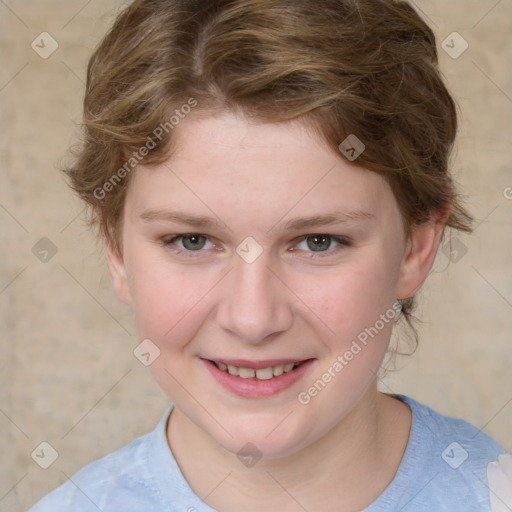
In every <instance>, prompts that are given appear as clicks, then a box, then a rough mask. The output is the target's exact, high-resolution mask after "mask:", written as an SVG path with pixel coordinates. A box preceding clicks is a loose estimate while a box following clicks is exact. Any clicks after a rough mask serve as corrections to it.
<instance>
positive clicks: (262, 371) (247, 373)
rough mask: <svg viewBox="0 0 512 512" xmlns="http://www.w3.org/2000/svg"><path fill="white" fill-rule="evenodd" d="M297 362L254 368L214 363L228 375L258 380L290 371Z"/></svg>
mask: <svg viewBox="0 0 512 512" xmlns="http://www.w3.org/2000/svg"><path fill="white" fill-rule="evenodd" d="M298 364H299V363H288V364H281V365H278V366H269V367H267V368H259V369H258V370H255V369H254V368H240V367H238V366H233V365H231V364H224V363H217V362H215V365H216V366H217V368H218V369H219V370H222V371H223V372H225V371H227V372H228V373H229V374H230V375H236V376H238V377H241V378H242V379H254V378H255V377H256V378H257V379H259V380H268V379H271V378H272V377H279V375H282V374H283V373H287V372H291V371H292V370H293V369H294V368H295V366H296V365H298Z"/></svg>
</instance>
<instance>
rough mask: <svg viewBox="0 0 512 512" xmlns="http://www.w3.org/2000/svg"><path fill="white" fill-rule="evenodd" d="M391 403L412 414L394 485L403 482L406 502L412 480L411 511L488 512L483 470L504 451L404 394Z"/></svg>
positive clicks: (461, 422)
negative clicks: (397, 402)
mask: <svg viewBox="0 0 512 512" xmlns="http://www.w3.org/2000/svg"><path fill="white" fill-rule="evenodd" d="M396 398H398V399H400V400H402V401H404V402H405V403H406V404H408V405H409V407H410V408H411V410H412V418H413V419H412V426H411V433H410V437H409V443H408V446H407V449H406V452H405V454H404V458H403V461H402V465H401V467H400V468H399V473H397V480H398V481H400V477H401V478H402V484H405V477H408V479H409V485H408V488H409V492H408V493H407V492H406V491H405V490H403V489H402V491H403V493H404V497H407V494H408V495H409V496H408V498H411V497H412V496H411V485H410V481H411V480H410V479H411V478H413V479H415V481H416V484H415V486H413V487H415V489H414V491H412V492H414V493H417V494H416V495H415V496H414V500H413V501H414V502H415V503H416V504H417V508H415V509H414V510H430V509H432V507H433V509H435V510H450V511H452V512H456V511H459V510H461V511H462V510H464V512H471V511H475V512H476V511H478V512H483V511H490V498H489V483H488V478H487V468H488V466H489V464H491V463H496V461H497V460H498V457H499V456H500V455H501V454H504V453H505V450H504V449H503V448H502V447H501V446H500V445H499V444H498V443H496V442H495V441H494V440H493V439H491V438H490V437H489V436H487V435H486V434H485V433H483V432H482V431H481V430H480V429H478V428H476V427H475V426H473V425H471V424H470V423H468V422H467V421H465V420H463V419H459V418H453V417H449V416H444V415H442V414H439V413H438V412H436V411H434V410H433V409H431V408H430V407H428V406H426V405H422V404H420V403H418V402H416V401H415V400H413V399H412V398H409V397H406V396H403V395H396ZM401 470H402V473H401V475H400V471H401ZM422 507H426V508H422ZM429 507H430V508H429ZM436 507H437V508H436ZM460 507H462V508H460Z"/></svg>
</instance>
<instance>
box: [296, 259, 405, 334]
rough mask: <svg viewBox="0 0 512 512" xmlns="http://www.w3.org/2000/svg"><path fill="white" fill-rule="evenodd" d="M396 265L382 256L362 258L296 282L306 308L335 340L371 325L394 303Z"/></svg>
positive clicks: (356, 332)
mask: <svg viewBox="0 0 512 512" xmlns="http://www.w3.org/2000/svg"><path fill="white" fill-rule="evenodd" d="M397 275H398V274H397V270H396V265H394V266H393V265H392V262H391V261H389V260H388V261H386V259H385V258H383V257H376V256H373V255H368V257H365V256H362V257H361V258H359V259H358V261H357V262H352V263H349V264H346V265H339V266H338V267H337V268H336V269H333V271H332V272H329V273H324V274H322V275H318V276H307V277H306V278H301V279H300V280H299V279H297V287H298V290H299V292H298V293H297V295H299V296H300V297H301V298H302V297H304V299H303V300H304V302H305V304H306V306H307V307H308V308H310V309H311V311H312V312H313V313H314V314H315V315H316V316H317V317H318V319H319V320H321V321H323V322H324V323H325V325H326V326H328V327H329V328H330V330H331V332H332V331H334V333H335V334H336V335H337V337H338V335H339V338H343V339H345V340H346V339H347V337H353V336H355V335H357V334H358V333H359V332H360V331H362V330H364V329H365V328H366V327H369V326H371V325H373V324H374V323H375V322H376V321H377V320H378V319H379V317H380V315H381V314H383V313H385V312H386V311H387V310H389V308H391V306H392V304H393V303H394V302H395V299H396V297H395V289H396V282H397Z"/></svg>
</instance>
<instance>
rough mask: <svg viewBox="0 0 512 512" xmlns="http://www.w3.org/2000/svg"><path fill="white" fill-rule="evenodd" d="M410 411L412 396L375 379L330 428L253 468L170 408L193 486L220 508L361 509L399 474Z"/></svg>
mask: <svg viewBox="0 0 512 512" xmlns="http://www.w3.org/2000/svg"><path fill="white" fill-rule="evenodd" d="M410 416H411V415H410V411H409V408H408V407H407V406H406V405H405V404H403V403H402V402H400V401H398V400H395V399H393V398H391V397H389V396H387V395H384V394H382V393H379V392H377V386H376V383H373V384H372V386H370V388H369V389H368V390H367V391H366V393H365V395H364V396H363V397H362V399H361V400H360V401H359V403H358V404H357V406H356V407H355V408H354V409H352V410H351V411H350V413H349V414H348V415H347V416H346V417H345V418H343V420H342V421H340V422H339V423H338V424H337V425H336V426H335V427H334V428H333V429H331V430H330V431H329V432H328V433H327V434H326V435H325V436H323V437H322V438H320V439H319V440H317V441H316V442H314V443H312V444H311V445H309V446H307V447H306V448H304V449H302V450H300V451H299V452H296V453H294V454H292V455H290V456H288V457H284V458H281V459H272V460H268V459H262V460H260V461H259V462H258V463H257V464H256V465H255V466H254V467H252V468H247V467H245V466H244V465H243V464H241V462H240V460H238V458H237V456H236V455H234V454H232V453H229V452H227V451H226V450H224V449H223V448H222V447H221V446H219V445H218V444H217V443H216V442H215V441H214V440H213V439H212V438H211V437H210V436H208V434H206V433H205V432H204V431H203V430H201V429H200V428H198V427H197V426H196V425H195V424H193V423H192V422H191V421H190V420H188V418H187V417H185V416H184V415H183V414H181V413H180V411H178V410H174V411H173V412H172V414H171V419H170V421H169V425H168V439H169V444H170V446H171V449H172V452H173V454H174V456H175V459H176V461H177V463H178V465H179V467H180V469H181V471H182V473H183V475H184V477H185V479H186V480H187V481H188V483H189V485H190V487H191V488H192V490H193V491H194V492H195V493H196V494H197V495H198V496H199V497H200V498H201V499H203V501H205V502H206V503H207V504H208V505H209V506H211V507H212V508H214V509H216V510H219V511H221V512H232V511H239V510H244V511H248V512H249V511H261V510H272V509H274V510H282V511H296V510H302V509H305V510H318V511H320V510H321V511H323V510H330V511H332V510H343V511H351V510H353V511H357V510H361V509H363V508H365V507H366V506H368V505H369V504H370V503H371V502H372V501H374V500H375V499H376V498H377V497H378V496H379V494H381V493H382V491H383V490H384V489H385V488H386V487H387V486H388V485H389V483H390V482H391V480H392V479H393V477H394V475H395V473H396V470H397V469H398V466H399V464H400V461H401V458H402V456H403V453H404V451H405V448H406V445H407V440H408V435H409V430H410V419H411V418H410ZM305 482H307V486H305V485H304V483H305ZM333 503H336V508H334V509H333V505H332V504H333ZM301 507H302V508H301Z"/></svg>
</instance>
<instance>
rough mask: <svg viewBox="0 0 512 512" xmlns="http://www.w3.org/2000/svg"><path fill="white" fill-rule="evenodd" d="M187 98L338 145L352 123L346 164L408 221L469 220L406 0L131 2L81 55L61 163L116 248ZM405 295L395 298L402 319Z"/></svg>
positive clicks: (425, 47)
mask: <svg viewBox="0 0 512 512" xmlns="http://www.w3.org/2000/svg"><path fill="white" fill-rule="evenodd" d="M192 102H195V103H194V108H193V113H192V114H191V115H196V113H199V112H201V113H205V114H208V113H213V112H217V111H222V110H229V111H240V112H243V113H244V114H245V115H247V116H249V117H251V118H254V119H256V120H259V121H262V122H280V121H288V120H294V119H298V120H301V121H303V122H305V123H306V124H307V125H308V126H309V127H311V128H312V129H313V130H315V132H317V133H318V134H319V135H320V136H321V137H322V139H323V140H324V141H325V143H326V144H327V145H328V146H329V147H330V148H332V150H333V151H334V152H337V154H339V155H340V158H343V156H342V155H341V153H340V150H339V149H338V147H339V145H340V143H341V142H342V141H344V140H345V138H346V137H347V136H348V135H350V134H355V135H356V136H357V137H358V138H359V139H360V140H361V141H362V142H363V143H364V144H365V146H366V149H365V151H364V152H363V153H362V154H361V155H360V156H359V157H358V158H357V160H356V161H355V164H356V165H358V166H360V167H361V168H365V169H369V170H371V171H374V172H376V173H378V174H380V175H382V176H384V177H385V178H386V180H387V181H388V183H389V184H390V186H391V188H392V190H393V193H394V196H395V198H396V200H397V203H398V205H399V207H400V211H401V214H402V218H403V220H404V226H405V229H406V234H410V232H411V230H412V229H413V228H414V226H417V225H420V224H422V223H425V222H428V221H429V218H430V216H431V214H432V213H433V212H444V214H445V215H447V220H446V226H448V227H451V228H455V229H459V230H462V231H470V226H471V217H470V215H469V214H468V213H467V212H466V210H465V209H464V207H463V206H462V205H461V203H460V202H459V199H458V196H457V194H456V191H455V189H454V185H453V183H452V179H451V177H450V173H449V170H448V161H449V156H450V153H451V149H452V145H453V142H454V138H455V134H456V130H457V115H456V107H455V104H454V101H453V99H452V97H451V96H450V94H449V92H448V90H447V88H446V86H445V84H444V83H443V80H442V77H441V74H440V72H439V69H438V55H437V49H436V41H435V37H434V34H433V32H432V30H431V29H430V28H429V27H428V26H427V24H426V23H425V22H424V21H423V20H422V18H421V17H420V16H419V15H418V14H417V13H416V11H415V10H414V9H413V8H412V7H411V5H410V4H409V3H407V2H405V1H393V0H136V1H134V2H133V3H131V4H130V5H129V6H128V7H127V8H126V9H125V10H124V11H122V12H121V13H120V15H119V16H118V17H117V19H116V21H115V23H114V25H113V26H112V28H111V30H110V31H109V32H108V34H107V35H106V36H105V37H104V39H103V40H102V41H101V43H100V44H99V46H98V48H97V49H96V50H95V52H94V54H93V55H92V57H91V59H90V62H89V65H88V70H87V84H86V92H85V99H84V118H83V140H82V144H81V145H80V147H79V149H78V151H77V152H76V153H75V158H74V161H73V164H72V165H71V166H70V167H69V168H67V169H65V170H64V172H65V173H66V174H67V176H68V178H69V180H70V185H71V187H72V188H73V189H74V190H75V191H76V192H77V193H78V194H79V196H80V197H81V198H82V199H83V200H84V201H85V202H86V203H87V204H88V205H89V207H90V208H89V209H88V213H89V216H88V221H89V222H90V224H91V225H92V226H96V227H97V228H99V233H98V234H99V235H100V236H101V238H103V239H105V240H106V241H107V242H108V243H110V244H111V245H112V246H113V247H114V249H116V250H117V251H118V252H120V253H121V252H122V243H121V239H120V223H121V220H122V212H123V205H124V200H125V196H126V190H127V187H128V186H129V183H130V176H131V174H130V170H131V168H132V167H134V166H136V165H137V164H138V161H139V160H140V161H142V162H143V164H144V165H145V166H149V167H150V166H151V165H155V164H158V163H161V162H163V161H165V160H166V159H167V158H169V155H170V152H171V148H172V141H173V128H174V126H175V125H176V126H177V124H176V122H172V123H171V122H170V120H171V119H172V117H173V116H174V118H175V119H178V118H179V117H183V115H184V114H186V113H187V112H188V111H190V110H191V108H188V110H186V109H185V107H184V106H185V105H192ZM158 127H164V128H165V129H160V131H159V132H158V133H159V134H160V132H162V133H161V134H160V137H155V136H154V134H155V130H156V129H158ZM178 129H179V128H178ZM149 139H151V140H152V144H151V148H150V145H149V143H148V141H149ZM144 147H146V150H144V149H143V148H144ZM141 153H143V157H141ZM135 157H137V158H136V159H135ZM128 162H130V164H129V165H127V163H128ZM122 169H124V171H122ZM412 307H413V299H412V298H411V299H408V300H405V301H402V309H403V311H402V312H403V314H404V316H405V318H406V320H407V321H408V323H410V312H411V309H412Z"/></svg>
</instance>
